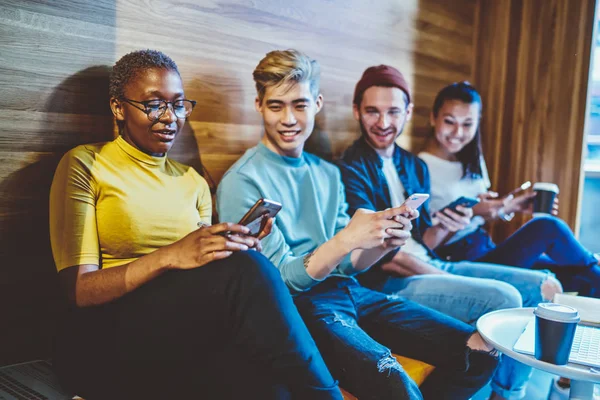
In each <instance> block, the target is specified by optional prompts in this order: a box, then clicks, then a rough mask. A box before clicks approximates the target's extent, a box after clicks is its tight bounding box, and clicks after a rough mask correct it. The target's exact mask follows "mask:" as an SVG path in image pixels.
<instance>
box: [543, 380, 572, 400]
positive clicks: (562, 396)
mask: <svg viewBox="0 0 600 400" xmlns="http://www.w3.org/2000/svg"><path fill="white" fill-rule="evenodd" d="M548 400H569V388H562V387H560V386H558V379H557V378H553V379H552V385H551V386H550V393H549V394H548Z"/></svg>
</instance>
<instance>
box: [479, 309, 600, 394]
mask: <svg viewBox="0 0 600 400" xmlns="http://www.w3.org/2000/svg"><path fill="white" fill-rule="evenodd" d="M533 310H534V309H533V308H531V307H529V308H510V309H506V310H498V311H493V312H490V313H487V314H485V315H484V316H482V317H481V318H479V320H478V321H477V330H478V331H479V333H480V334H481V336H482V337H483V338H484V339H485V340H486V341H487V342H488V343H489V344H490V345H492V346H494V347H495V348H496V349H497V350H499V351H501V352H502V353H504V354H506V355H507V356H509V357H511V358H514V359H515V360H517V361H521V362H522V363H523V364H526V365H529V366H531V367H533V368H537V369H541V370H542V371H546V372H550V373H552V374H556V375H559V376H564V377H566V378H570V379H571V391H570V397H569V398H570V399H574V400H575V399H576V400H593V397H594V383H600V370H598V371H596V370H594V369H593V368H590V367H586V366H584V365H578V364H572V363H569V364H567V365H555V364H550V363H547V362H545V361H540V360H537V359H536V358H535V357H534V356H530V355H528V354H522V353H517V352H515V351H514V350H513V346H514V345H515V343H516V341H517V339H518V338H519V336H521V333H522V332H523V330H524V329H525V326H526V325H527V323H528V322H529V321H530V320H531V318H532V317H533Z"/></svg>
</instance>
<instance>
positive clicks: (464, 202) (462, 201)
mask: <svg viewBox="0 0 600 400" xmlns="http://www.w3.org/2000/svg"><path fill="white" fill-rule="evenodd" d="M477 203H479V199H476V198H473V197H466V196H461V197H459V198H458V199H456V200H454V201H453V202H452V203H450V204H448V205H447V206H446V207H444V208H441V209H440V211H441V212H443V211H444V210H445V209H447V208H448V209H450V210H452V211H454V212H456V213H459V214H462V213H461V212H460V211H458V210H457V209H456V207H458V206H462V207H466V208H471V207H474V206H475V205H476V204H477Z"/></svg>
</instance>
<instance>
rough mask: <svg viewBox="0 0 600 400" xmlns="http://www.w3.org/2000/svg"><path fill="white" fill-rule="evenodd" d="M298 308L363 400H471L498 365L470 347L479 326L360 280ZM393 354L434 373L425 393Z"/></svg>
mask: <svg viewBox="0 0 600 400" xmlns="http://www.w3.org/2000/svg"><path fill="white" fill-rule="evenodd" d="M295 302H296V305H297V307H298V310H299V311H300V314H301V315H302V317H303V319H304V321H305V323H306V325H307V326H308V329H309V331H310V332H311V334H312V336H313V338H314V339H315V341H316V343H317V346H318V347H319V350H320V351H321V354H322V355H323V358H324V359H325V362H326V364H327V366H328V367H329V369H330V371H331V372H332V374H333V376H334V378H335V379H338V380H339V381H340V386H342V387H343V388H345V389H347V390H349V391H350V392H351V393H353V394H354V395H356V396H357V397H358V398H360V399H361V400H367V399H398V400H404V399H411V400H412V399H422V398H425V399H435V400H444V399H453V400H456V399H468V398H470V397H471V396H472V395H473V394H474V393H476V392H477V391H478V390H479V389H480V388H481V387H483V386H484V385H485V384H486V383H487V382H488V381H489V379H490V378H491V376H492V374H493V372H494V370H495V369H496V366H497V362H498V359H497V357H495V356H493V355H491V354H489V353H487V352H483V351H474V350H471V349H469V348H468V347H467V346H466V343H467V340H468V339H469V337H470V336H471V335H472V334H473V332H474V328H473V327H471V326H469V325H468V324H465V323H463V322H460V321H458V320H456V319H454V318H451V317H449V316H447V315H444V314H442V313H440V312H438V311H435V310H432V309H429V308H426V307H424V306H422V305H419V304H417V303H415V302H412V301H409V300H406V299H404V298H402V297H399V296H388V295H385V294H384V293H381V292H377V291H374V290H371V289H368V288H365V287H363V286H361V285H360V284H359V283H358V282H357V281H355V280H354V279H344V278H336V277H332V278H329V279H326V280H325V281H324V282H321V283H319V284H318V285H317V286H315V287H313V288H312V289H311V290H309V291H307V292H304V293H302V294H300V295H298V296H296V297H295ZM392 352H393V353H396V354H399V355H402V356H406V357H410V358H414V359H418V360H421V361H425V362H427V363H429V364H432V365H434V366H436V369H435V370H434V371H433V372H432V374H431V375H430V376H429V377H428V378H427V379H426V380H425V382H424V383H423V385H422V386H421V387H420V388H419V387H417V385H416V384H415V382H414V381H413V380H412V379H411V378H410V377H409V376H408V375H407V374H406V372H405V371H404V369H403V368H402V366H401V365H400V364H399V363H398V362H397V361H396V359H395V358H393V357H392V354H391V353H392Z"/></svg>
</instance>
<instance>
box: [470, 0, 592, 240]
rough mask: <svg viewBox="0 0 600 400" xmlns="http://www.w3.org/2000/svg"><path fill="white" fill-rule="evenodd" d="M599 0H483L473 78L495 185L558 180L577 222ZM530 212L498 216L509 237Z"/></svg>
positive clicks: (565, 212)
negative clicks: (507, 217)
mask: <svg viewBox="0 0 600 400" xmlns="http://www.w3.org/2000/svg"><path fill="white" fill-rule="evenodd" d="M595 3H596V1H595V0H580V1H570V0H526V1H523V0H504V1H486V0H480V1H478V12H477V14H478V18H477V23H476V25H477V28H476V29H475V32H476V33H475V38H476V40H477V44H476V57H475V58H474V75H475V79H474V80H475V83H476V84H477V85H478V87H479V89H480V90H481V92H482V96H483V101H484V117H483V122H482V129H483V139H484V153H485V155H486V159H487V162H488V167H489V169H490V174H491V179H492V182H493V183H494V188H495V189H496V190H498V191H499V192H500V193H507V192H509V191H510V190H512V189H513V188H515V187H517V186H518V185H520V184H521V183H522V182H524V181H526V180H531V181H532V182H536V181H544V182H555V183H557V184H558V185H559V187H560V190H561V195H560V200H561V202H560V213H559V215H560V217H561V218H563V219H564V220H566V221H567V222H568V223H569V225H570V226H571V227H572V228H574V229H575V231H578V229H577V226H576V225H577V214H578V206H579V201H578V194H579V193H580V190H581V185H582V173H581V172H582V149H583V137H584V136H583V131H584V124H585V118H586V98H587V86H588V76H589V65H590V51H591V47H592V31H593V25H594V21H595V19H594V9H595ZM524 220H525V218H515V219H514V220H513V222H512V223H511V224H497V226H496V227H495V235H496V237H497V238H501V237H504V236H506V235H508V234H509V233H511V232H512V231H513V230H514V229H516V227H518V226H520V225H521V223H522V222H523V221H524Z"/></svg>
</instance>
